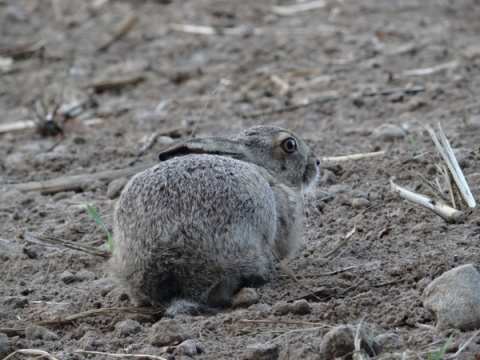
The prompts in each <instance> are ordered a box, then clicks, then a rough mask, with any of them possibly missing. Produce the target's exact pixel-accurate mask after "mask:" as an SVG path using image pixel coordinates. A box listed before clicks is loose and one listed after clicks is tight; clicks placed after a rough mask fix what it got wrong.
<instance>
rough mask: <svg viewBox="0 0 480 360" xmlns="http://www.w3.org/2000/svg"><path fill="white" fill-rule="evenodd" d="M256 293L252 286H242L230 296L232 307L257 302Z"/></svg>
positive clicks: (244, 306) (247, 305)
mask: <svg viewBox="0 0 480 360" xmlns="http://www.w3.org/2000/svg"><path fill="white" fill-rule="evenodd" d="M259 298H260V297H259V296H258V293H257V292H256V291H255V289H252V288H243V289H241V290H240V291H239V292H238V293H237V294H235V296H233V298H232V307H233V308H239V307H243V308H247V307H249V306H251V305H253V304H255V303H257V302H258V299H259Z"/></svg>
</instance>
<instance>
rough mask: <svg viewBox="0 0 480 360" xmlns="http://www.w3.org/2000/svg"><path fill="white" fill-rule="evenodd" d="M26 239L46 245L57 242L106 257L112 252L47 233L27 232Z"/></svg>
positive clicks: (73, 248)
mask: <svg viewBox="0 0 480 360" xmlns="http://www.w3.org/2000/svg"><path fill="white" fill-rule="evenodd" d="M25 240H27V241H28V242H32V243H35V244H40V245H45V243H48V244H55V245H60V246H63V247H66V248H69V249H72V250H78V251H82V252H85V253H87V254H90V255H95V256H100V257H103V258H105V259H108V258H110V256H111V253H110V252H108V251H105V250H99V249H97V248H94V247H91V246H86V245H80V244H77V243H74V242H71V241H68V240H63V239H57V238H54V237H50V236H45V235H40V234H31V233H26V234H25Z"/></svg>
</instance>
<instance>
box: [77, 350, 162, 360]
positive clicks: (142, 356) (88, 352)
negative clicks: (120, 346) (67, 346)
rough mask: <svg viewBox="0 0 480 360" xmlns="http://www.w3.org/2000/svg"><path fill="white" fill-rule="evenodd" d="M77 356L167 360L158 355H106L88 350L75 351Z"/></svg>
mask: <svg viewBox="0 0 480 360" xmlns="http://www.w3.org/2000/svg"><path fill="white" fill-rule="evenodd" d="M75 353H77V354H92V355H105V356H111V357H115V358H141V359H145V358H146V359H153V360H167V359H166V358H164V357H161V356H156V355H148V354H113V353H105V352H100V351H87V350H75Z"/></svg>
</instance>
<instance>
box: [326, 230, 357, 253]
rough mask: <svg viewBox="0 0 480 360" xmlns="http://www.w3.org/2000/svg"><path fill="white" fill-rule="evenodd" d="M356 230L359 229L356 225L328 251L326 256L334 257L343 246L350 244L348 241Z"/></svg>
mask: <svg viewBox="0 0 480 360" xmlns="http://www.w3.org/2000/svg"><path fill="white" fill-rule="evenodd" d="M356 231H357V228H356V227H355V226H354V227H353V229H352V230H350V231H349V232H348V234H347V235H345V237H344V238H343V239H342V240H341V241H340V242H339V243H338V244H337V245H336V246H335V247H334V248H333V249H332V250H330V251H329V252H327V253H326V254H325V255H324V256H325V257H326V258H327V259H331V258H332V257H334V256H335V255H336V254H337V253H338V251H339V250H340V249H341V248H343V247H344V246H345V245H346V244H348V241H349V240H350V238H351V237H352V236H353V234H355V232H356Z"/></svg>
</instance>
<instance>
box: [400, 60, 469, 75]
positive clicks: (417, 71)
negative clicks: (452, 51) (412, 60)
mask: <svg viewBox="0 0 480 360" xmlns="http://www.w3.org/2000/svg"><path fill="white" fill-rule="evenodd" d="M459 65H460V63H459V62H458V61H456V60H455V61H451V62H448V63H445V64H438V65H435V66H432V67H427V68H421V69H413V70H405V71H404V72H402V75H403V76H417V75H430V74H435V73H437V72H439V71H442V70H448V69H454V68H456V67H458V66H459Z"/></svg>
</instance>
